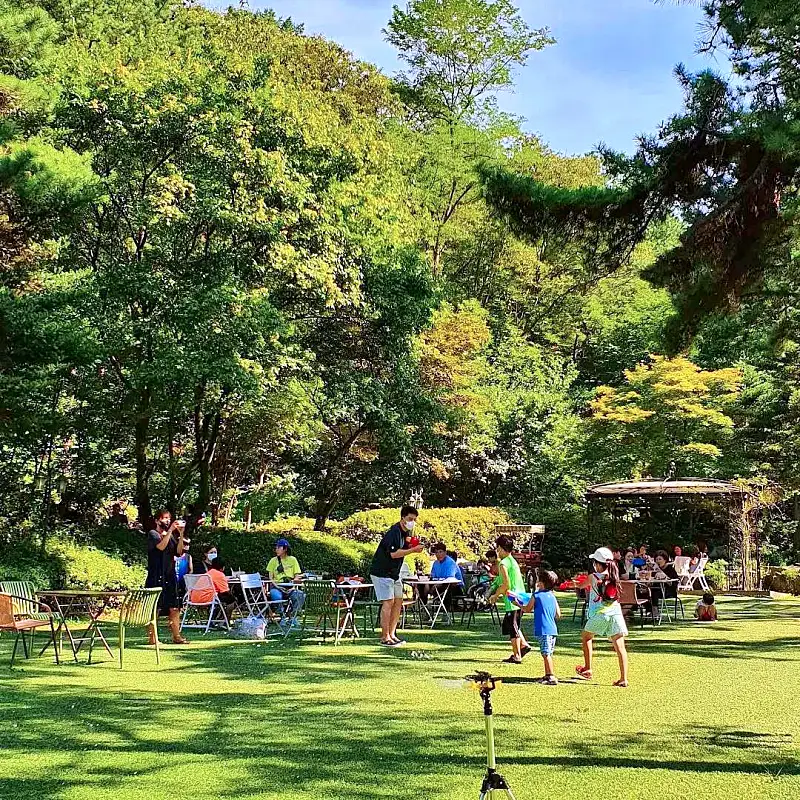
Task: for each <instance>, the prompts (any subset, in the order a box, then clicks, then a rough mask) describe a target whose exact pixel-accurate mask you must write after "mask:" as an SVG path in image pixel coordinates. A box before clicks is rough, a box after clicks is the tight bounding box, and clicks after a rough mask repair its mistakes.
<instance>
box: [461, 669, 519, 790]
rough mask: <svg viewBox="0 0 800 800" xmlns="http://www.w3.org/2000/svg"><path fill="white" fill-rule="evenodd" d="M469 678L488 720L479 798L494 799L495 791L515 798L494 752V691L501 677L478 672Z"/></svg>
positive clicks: (485, 718) (468, 676)
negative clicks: (484, 769) (484, 772)
mask: <svg viewBox="0 0 800 800" xmlns="http://www.w3.org/2000/svg"><path fill="white" fill-rule="evenodd" d="M467 680H468V681H470V682H471V683H473V684H475V686H477V688H478V692H479V693H480V696H481V700H483V717H484V720H485V722H486V775H484V777H483V783H482V784H481V791H480V794H479V795H478V798H479V800H493V798H494V797H495V792H497V793H500V792H505V795H506V797H508V798H509V800H514V794H513V792H512V791H511V787H509V785H508V783H507V781H506V779H505V778H504V777H503V776H502V775H501V774H500V773H499V772H498V771H497V760H496V758H495V754H494V715H493V712H492V692H493V691H494V690H495V689H496V688H497V684H498V683H499V682H500V678H494V677H492V676H491V675H490V674H489V673H488V672H476V673H475V674H474V675H467Z"/></svg>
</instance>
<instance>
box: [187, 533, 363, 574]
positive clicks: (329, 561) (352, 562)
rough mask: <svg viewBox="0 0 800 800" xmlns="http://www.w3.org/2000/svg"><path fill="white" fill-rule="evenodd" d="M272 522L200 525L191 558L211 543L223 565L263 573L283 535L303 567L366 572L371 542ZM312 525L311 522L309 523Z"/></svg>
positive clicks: (322, 570) (337, 571)
mask: <svg viewBox="0 0 800 800" xmlns="http://www.w3.org/2000/svg"><path fill="white" fill-rule="evenodd" d="M273 524H274V523H270V524H268V525H265V526H263V527H258V528H253V529H252V530H249V531H242V530H231V529H227V528H207V529H206V528H204V529H201V530H199V531H196V532H195V535H194V539H193V540H192V552H193V554H194V558H200V555H201V553H202V552H203V551H204V550H205V549H206V548H207V547H208V545H210V544H214V545H216V547H217V550H218V551H219V554H220V557H221V558H222V559H223V560H224V561H225V564H226V565H227V566H229V567H231V568H233V569H244V570H247V571H248V572H250V571H252V572H262V573H263V572H266V569H267V563H268V562H269V560H270V559H271V558H272V556H274V555H275V540H276V539H278V538H280V537H283V538H285V539H287V540H288V542H289V544H290V545H291V547H292V554H293V555H294V556H296V557H297V560H298V561H299V562H300V566H301V567H302V568H303V569H305V570H314V571H320V572H325V573H329V574H331V575H334V574H336V573H339V572H341V573H359V574H361V575H364V574H366V572H367V570H368V569H369V562H370V561H371V560H372V555H373V553H374V552H375V547H374V545H368V544H364V543H361V542H353V541H348V540H347V539H343V538H341V537H340V536H336V535H333V534H330V533H319V532H318V531H314V530H302V529H297V528H295V529H290V528H282V529H280V530H277V531H276V530H274V528H273ZM312 524H313V523H312Z"/></svg>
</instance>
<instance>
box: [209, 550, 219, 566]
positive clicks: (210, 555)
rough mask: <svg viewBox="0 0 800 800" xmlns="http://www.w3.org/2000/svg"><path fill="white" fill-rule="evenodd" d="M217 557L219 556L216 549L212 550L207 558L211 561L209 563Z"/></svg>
mask: <svg viewBox="0 0 800 800" xmlns="http://www.w3.org/2000/svg"><path fill="white" fill-rule="evenodd" d="M216 557H217V551H216V550H211V551H210V552H209V553H208V555H207V556H206V558H207V559H208V563H209V564H210V563H211V562H212V561H213V560H214V559H215V558H216Z"/></svg>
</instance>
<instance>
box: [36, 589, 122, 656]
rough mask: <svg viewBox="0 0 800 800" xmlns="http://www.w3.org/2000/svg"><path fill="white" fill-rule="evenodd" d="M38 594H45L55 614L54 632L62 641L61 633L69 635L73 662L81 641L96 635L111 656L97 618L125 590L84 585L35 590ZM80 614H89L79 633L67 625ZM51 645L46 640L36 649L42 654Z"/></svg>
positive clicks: (89, 639) (83, 615) (41, 595)
mask: <svg viewBox="0 0 800 800" xmlns="http://www.w3.org/2000/svg"><path fill="white" fill-rule="evenodd" d="M36 595H37V597H44V598H48V599H49V600H50V602H49V603H48V605H49V606H50V608H51V609H52V610H53V613H55V614H56V616H57V617H58V620H59V622H58V626H57V627H56V631H55V633H56V636H57V637H58V639H59V642H60V641H61V638H62V636H63V634H64V633H66V635H67V639H69V643H70V647H71V648H72V656H73V658H74V659H75V663H76V664H77V663H78V652H79V651H80V649H81V646H82V645H83V643H84V642H89V641H91V640H92V639H94V638H95V637H97V638H98V639H100V641H101V642H102V643H103V647H105V649H106V651H107V652H108V654H109V655H110V656H111V657H112V658H113V655H114V654H113V653H112V652H111V648H110V647H109V646H108V642H107V641H106V637H105V636H103V632H102V630H100V618H101V617H102V616H103V612H104V611H105V610H106V609H107V608H108V606H109V603H110V602H111V601H112V600H114V599H115V598H120V599H122V598H123V597H125V595H126V592H105V591H94V590H84V589H44V590H42V591H40V592H36ZM77 616H81V617H88V618H89V625H88V626H87V627H86V630H85V631H83V633H82V634H80V635H77V636H76V635H75V633H74V632H73V630H72V629H71V628H70V622H69V621H70V619H72V618H74V617H77ZM49 646H50V642H48V643H47V644H46V645H45V646H44V647H43V648H42V649H41V651H40V652H39V655H42V653H44V651H45V650H47V648H48V647H49ZM53 646H54V647H56V646H58V645H56V644H55V637H54V638H53Z"/></svg>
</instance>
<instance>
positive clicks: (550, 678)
mask: <svg viewBox="0 0 800 800" xmlns="http://www.w3.org/2000/svg"><path fill="white" fill-rule="evenodd" d="M539 683H541V684H542V685H544V686H558V678H556V676H555V675H545V676H544V678H542V679H541V680H540V681H539Z"/></svg>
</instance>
